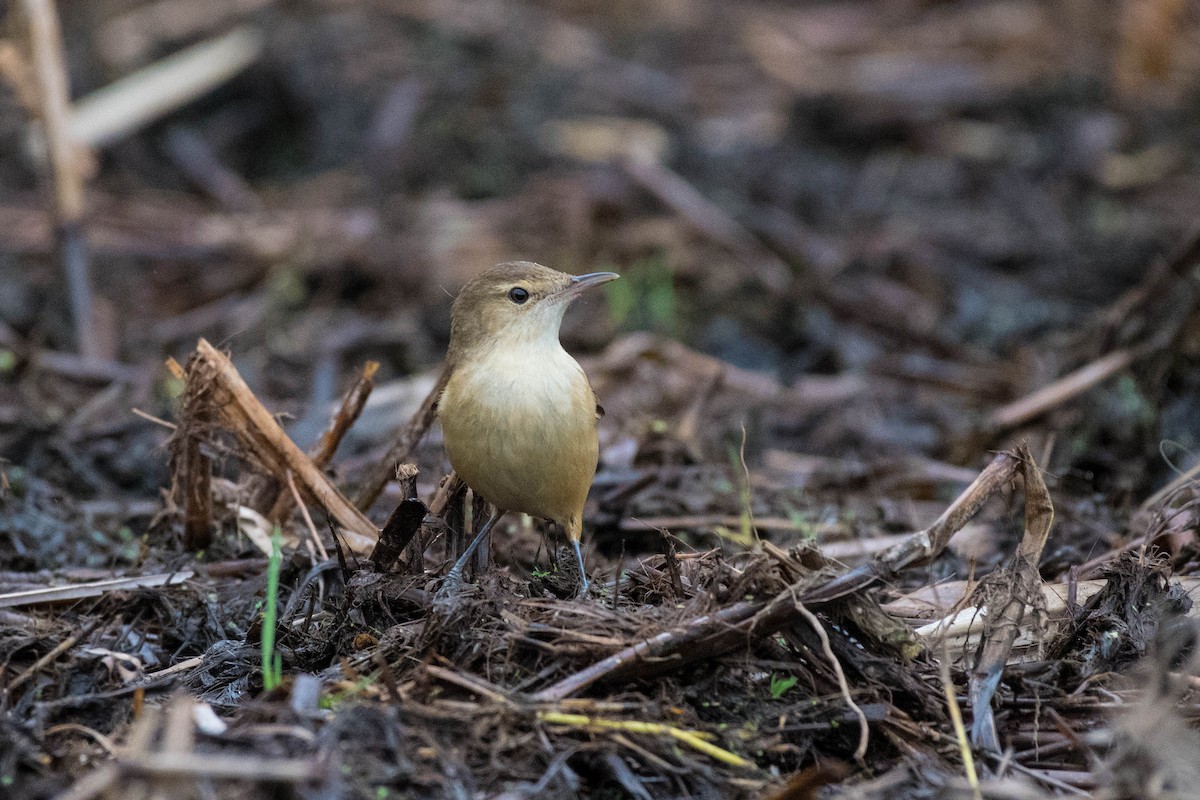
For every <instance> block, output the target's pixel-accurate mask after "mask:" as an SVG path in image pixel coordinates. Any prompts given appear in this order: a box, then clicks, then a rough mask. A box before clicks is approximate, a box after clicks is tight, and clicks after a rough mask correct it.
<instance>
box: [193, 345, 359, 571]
mask: <svg viewBox="0 0 1200 800" xmlns="http://www.w3.org/2000/svg"><path fill="white" fill-rule="evenodd" d="M194 381H200V382H202V383H200V384H197V385H196V386H191V385H189V387H188V391H189V392H193V391H204V392H207V393H208V394H209V396H210V397H211V398H212V401H213V406H214V410H215V412H216V414H217V415H218V416H219V418H220V420H221V421H222V422H223V424H224V426H225V427H227V428H228V429H229V430H230V431H232V432H233V433H234V434H235V435H236V436H237V438H238V440H239V441H240V442H241V443H242V445H243V446H244V447H245V448H246V449H247V450H248V451H249V452H250V454H251V455H253V457H254V458H255V459H257V460H258V462H259V463H260V464H262V465H263V466H264V467H265V468H267V469H268V470H269V471H270V472H271V473H272V474H273V475H275V476H277V477H280V478H281V479H282V476H285V475H286V474H287V470H289V469H290V470H291V471H292V472H293V473H294V474H295V477H296V481H297V484H298V487H299V488H300V490H301V491H302V492H303V493H304V494H306V495H308V496H309V497H310V498H312V500H313V501H315V502H316V503H317V505H319V506H321V507H323V508H324V509H325V510H326V512H327V513H328V514H329V516H330V517H331V518H333V519H334V520H335V521H336V522H337V524H338V525H340V526H341V527H342V528H344V529H345V534H346V541H347V543H348V544H349V546H350V548H351V549H352V550H353V551H354V552H355V553H358V554H361V555H365V554H367V553H369V552H370V551H371V549H372V548H373V547H374V546H375V540H376V539H377V538H378V537H379V530H378V529H377V528H376V527H375V526H374V524H372V523H371V520H369V519H367V518H366V516H364V515H363V513H362V512H361V511H359V510H358V509H357V508H355V507H354V506H353V505H352V504H351V503H350V501H349V500H347V499H346V497H345V495H343V494H342V493H341V492H340V491H338V489H337V487H335V486H334V485H333V484H332V483H330V482H329V479H328V478H327V477H325V474H324V473H323V472H321V470H320V469H319V468H318V467H317V466H316V465H315V464H313V462H312V459H310V458H309V457H308V456H307V455H305V453H304V451H303V450H301V449H300V448H299V447H297V446H296V443H295V442H293V441H292V440H291V439H289V438H288V436H287V434H286V433H285V432H284V430H283V428H282V427H280V425H279V423H278V422H276V421H275V417H273V416H272V415H271V413H270V412H269V411H267V409H266V408H264V407H263V405H262V403H260V402H259V400H258V398H257V397H255V396H254V393H253V392H252V391H250V387H249V386H247V385H246V382H245V381H244V380H242V376H241V375H239V374H238V372H237V370H236V369H235V368H234V366H233V363H232V362H231V361H230V360H229V357H228V356H226V355H225V354H224V353H222V352H220V351H219V350H217V349H216V348H215V347H213V346H212V345H211V344H209V343H208V341H206V340H204V339H201V340H200V341H199V342H198V343H197V344H196V353H195V355H194V356H193V357H192V361H191V363H189V364H188V383H189V384H192V383H193V382H194Z"/></svg>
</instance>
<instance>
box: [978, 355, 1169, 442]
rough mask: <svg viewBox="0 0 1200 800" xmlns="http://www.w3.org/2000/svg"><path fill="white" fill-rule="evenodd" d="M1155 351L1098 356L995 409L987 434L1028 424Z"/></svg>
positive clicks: (988, 424) (990, 418)
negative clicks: (989, 431)
mask: <svg viewBox="0 0 1200 800" xmlns="http://www.w3.org/2000/svg"><path fill="white" fill-rule="evenodd" d="M1155 349H1157V348H1151V347H1147V346H1142V347H1126V348H1122V349H1120V350H1114V351H1113V352H1111V353H1108V354H1107V355H1104V356H1101V357H1100V358H1098V359H1096V360H1095V361H1093V362H1091V363H1090V364H1085V365H1084V366H1082V367H1080V368H1079V369H1077V370H1075V371H1074V372H1069V373H1067V374H1066V375H1063V376H1062V377H1061V378H1059V379H1058V380H1056V381H1053V382H1052V383H1049V384H1047V385H1046V386H1043V387H1042V388H1040V389H1037V390H1036V391H1034V392H1031V393H1030V394H1027V395H1026V396H1024V397H1022V398H1020V399H1018V400H1014V401H1013V402H1011V403H1008V404H1006V405H1004V406H1001V407H1000V408H998V409H996V410H995V411H993V412H992V413H991V415H990V416H989V417H988V420H987V428H988V430H991V431H1005V430H1008V429H1010V428H1015V427H1017V426H1018V425H1022V424H1024V423H1026V422H1029V421H1030V420H1032V419H1034V418H1035V417H1039V416H1041V415H1042V414H1045V413H1046V412H1047V411H1050V410H1051V409H1054V408H1056V407H1058V406H1060V405H1062V404H1063V403H1066V402H1068V401H1070V400H1073V399H1075V398H1076V397H1078V396H1079V395H1081V394H1083V393H1084V392H1086V391H1087V390H1088V389H1091V388H1092V387H1094V386H1096V385H1097V384H1100V383H1103V382H1104V381H1106V380H1108V379H1109V378H1111V377H1112V376H1113V375H1116V374H1117V373H1118V372H1120V371H1121V370H1123V369H1125V368H1127V367H1129V366H1130V365H1131V364H1133V362H1135V361H1137V360H1138V359H1140V358H1143V357H1145V356H1147V355H1149V354H1150V353H1152V352H1154V350H1155Z"/></svg>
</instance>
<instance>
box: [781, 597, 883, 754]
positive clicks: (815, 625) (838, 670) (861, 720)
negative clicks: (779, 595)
mask: <svg viewBox="0 0 1200 800" xmlns="http://www.w3.org/2000/svg"><path fill="white" fill-rule="evenodd" d="M796 612H797V613H799V614H800V616H802V617H804V619H806V620H807V621H808V624H809V625H811V626H812V629H813V632H814V633H816V634H817V638H818V639H820V640H821V650H822V651H823V652H824V653H825V658H827V659H828V660H829V666H830V667H832V668H833V674H834V675H835V676H836V677H837V683H838V688H839V689H841V692H842V697H843V698H845V700H846V705H848V706H850V710H851V711H852V712H853V713H854V716H856V717H857V718H858V747H856V748H854V759H855V760H856V761H862V760H863V758H865V757H866V755H867V745H868V744H869V743H870V740H871V739H870V737H871V728H870V726H869V725H868V724H867V715H866V714H864V713H863V710H862V709H861V708H859V707H858V703H856V702H854V698H853V697H852V696H851V695H850V684H849V683H847V681H846V671H845V670H843V669H842V662H840V661H838V658H837V656H836V655H834V653H833V648H832V647H830V645H829V634H828V633H826V632H825V626H824V625H822V624H821V620H820V619H818V618H817V615H816V614H814V613H812V612H811V611H809V610H808V609H807V608H805V607H804V604H803V603H801V602H800V601H799V600H797V601H796Z"/></svg>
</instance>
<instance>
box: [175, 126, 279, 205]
mask: <svg viewBox="0 0 1200 800" xmlns="http://www.w3.org/2000/svg"><path fill="white" fill-rule="evenodd" d="M163 144H164V145H165V147H166V150H167V154H168V155H170V157H171V160H172V161H174V162H175V165H176V166H177V167H179V169H180V171H182V172H183V174H184V175H186V176H187V179H188V180H189V181H191V182H192V183H193V184H195V185H196V187H197V188H199V189H200V190H202V191H203V192H204V193H205V194H207V195H208V196H209V197H211V198H213V199H214V200H216V201H217V202H218V203H220V204H221V205H222V206H223V207H224V208H227V209H229V210H230V211H255V210H257V209H259V208H261V206H262V201H260V200H259V199H258V195H256V194H255V193H254V190H253V189H251V188H250V187H249V185H247V183H246V181H244V180H243V179H242V176H241V175H238V174H237V173H236V172H234V171H233V170H231V169H230V168H229V167H227V166H225V165H224V164H223V163H221V159H220V158H218V157H217V154H216V153H215V152H214V151H213V148H212V147H211V146H210V145H209V144H208V142H207V141H206V140H205V139H204V137H203V136H201V135H200V134H199V133H198V132H197V131H196V130H195V129H194V128H190V127H186V126H184V125H172V126H171V127H170V128H168V129H167V132H166V134H165V136H164V137H163Z"/></svg>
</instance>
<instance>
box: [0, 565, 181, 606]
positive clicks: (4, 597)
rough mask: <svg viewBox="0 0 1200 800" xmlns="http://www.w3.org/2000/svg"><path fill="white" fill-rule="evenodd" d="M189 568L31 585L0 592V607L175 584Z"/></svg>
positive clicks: (54, 601) (80, 598)
mask: <svg viewBox="0 0 1200 800" xmlns="http://www.w3.org/2000/svg"><path fill="white" fill-rule="evenodd" d="M192 575H193V573H192V571H191V570H183V571H181V572H164V573H159V574H156V575H135V576H132V577H129V578H111V579H108V580H102V581H91V582H89V583H76V584H72V585H70V586H53V587H50V588H47V589H30V590H28V591H23V592H8V593H7V594H0V608H18V607H20V606H31V605H37V604H39V603H58V602H62V601H66V600H82V599H83V598H86V597H98V596H100V595H102V594H105V593H106V592H122V591H128V590H130V589H152V588H155V587H158V586H174V585H176V584H179V583H183V582H184V581H187V580H190V579H191V578H192Z"/></svg>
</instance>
